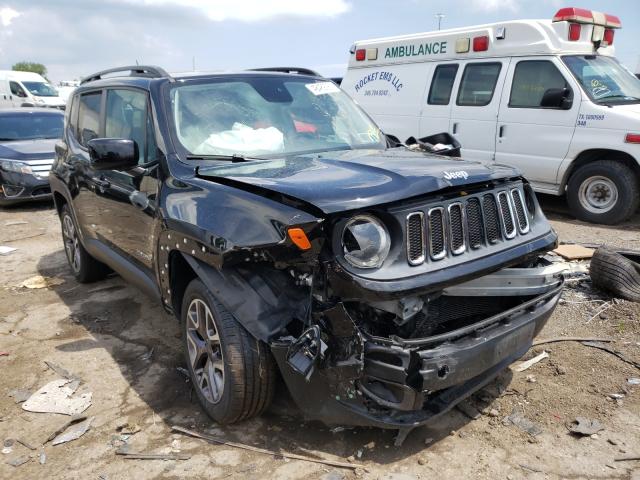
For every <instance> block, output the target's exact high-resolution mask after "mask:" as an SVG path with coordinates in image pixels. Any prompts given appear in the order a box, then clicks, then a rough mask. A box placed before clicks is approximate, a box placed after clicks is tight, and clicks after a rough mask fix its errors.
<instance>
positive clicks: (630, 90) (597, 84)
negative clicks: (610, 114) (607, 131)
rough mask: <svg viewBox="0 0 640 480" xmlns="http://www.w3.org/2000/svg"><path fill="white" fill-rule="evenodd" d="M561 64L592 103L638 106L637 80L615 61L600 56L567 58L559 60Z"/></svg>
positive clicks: (638, 91) (638, 90)
mask: <svg viewBox="0 0 640 480" xmlns="http://www.w3.org/2000/svg"><path fill="white" fill-rule="evenodd" d="M562 60H563V61H564V63H565V64H566V65H567V67H569V70H571V73H573V76H574V77H575V78H576V80H578V82H579V83H580V85H582V88H583V89H584V91H585V92H586V93H587V95H589V98H591V100H593V101H594V102H595V103H598V104H602V105H619V104H629V103H640V80H639V79H637V78H636V77H635V76H634V75H632V74H631V73H630V72H629V71H628V70H627V69H626V68H624V67H623V66H622V65H620V63H619V62H618V61H617V60H616V59H615V58H611V57H605V56H602V55H568V56H564V57H562Z"/></svg>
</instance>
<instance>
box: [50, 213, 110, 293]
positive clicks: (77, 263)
mask: <svg viewBox="0 0 640 480" xmlns="http://www.w3.org/2000/svg"><path fill="white" fill-rule="evenodd" d="M60 223H61V224H62V241H63V243H64V252H65V254H66V255H67V261H68V262H69V266H70V267H71V271H72V272H73V276H74V277H76V280H77V281H78V282H80V283H91V282H96V281H98V280H102V279H103V278H104V277H106V276H107V275H108V274H109V272H110V271H111V270H110V269H109V267H107V266H106V265H105V264H104V263H102V262H99V261H98V260H96V259H95V258H93V257H92V256H91V255H89V254H88V253H87V251H86V250H85V249H84V247H83V246H82V242H81V241H80V238H79V237H78V228H77V227H76V223H75V222H74V220H73V216H72V215H71V210H70V209H69V206H68V205H63V207H62V211H61V212H60Z"/></svg>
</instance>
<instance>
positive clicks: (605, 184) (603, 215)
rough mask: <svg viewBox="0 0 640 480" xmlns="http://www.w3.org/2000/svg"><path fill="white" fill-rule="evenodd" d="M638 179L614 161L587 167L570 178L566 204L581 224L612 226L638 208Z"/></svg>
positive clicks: (590, 164)
mask: <svg viewBox="0 0 640 480" xmlns="http://www.w3.org/2000/svg"><path fill="white" fill-rule="evenodd" d="M638 195H639V194H638V178H637V176H636V174H635V172H634V171H633V170H632V169H631V168H629V167H628V166H627V165H625V164H623V163H621V162H617V161H615V160H598V161H596V162H592V163H588V164H586V165H583V166H581V167H578V169H577V170H576V171H575V172H574V173H573V174H572V175H571V178H570V179H569V183H568V185H567V202H568V204H569V207H570V208H571V211H572V212H573V214H574V215H575V216H576V217H577V218H579V219H580V220H584V221H587V222H592V223H602V224H605V225H614V224H616V223H619V222H622V221H624V220H626V219H627V218H629V217H630V216H631V215H633V213H634V212H635V211H636V209H637V208H638V203H639V202H640V199H639V196H638Z"/></svg>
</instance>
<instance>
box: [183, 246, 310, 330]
mask: <svg viewBox="0 0 640 480" xmlns="http://www.w3.org/2000/svg"><path fill="white" fill-rule="evenodd" d="M181 253H182V256H183V257H184V259H185V260H186V261H187V263H188V264H189V265H190V266H191V268H192V269H193V271H194V272H195V273H196V275H197V276H198V278H199V279H200V280H201V281H202V282H203V283H204V284H205V285H206V287H207V288H208V289H209V291H210V292H211V293H212V294H213V295H214V296H215V297H216V299H218V300H219V301H220V303H222V305H224V307H225V308H226V309H227V310H228V311H229V312H230V313H231V314H232V315H233V316H234V318H235V319H236V320H237V321H238V322H239V323H240V324H241V325H242V326H243V327H244V328H245V329H246V330H247V331H248V332H249V333H250V334H251V336H253V337H254V338H256V339H258V340H261V341H263V342H269V341H270V340H271V339H272V338H273V337H274V336H275V335H276V334H277V333H278V332H279V331H280V330H281V329H282V328H284V327H285V326H286V325H288V324H289V323H290V322H291V321H292V320H294V319H298V320H303V321H304V319H305V318H306V317H307V316H308V314H309V312H310V311H311V294H310V288H309V287H302V286H299V285H296V284H295V282H294V279H293V278H292V277H291V276H290V275H288V274H287V272H286V271H283V270H276V269H274V268H269V267H268V266H266V265H265V266H261V265H260V266H259V265H256V264H254V265H252V266H251V268H250V269H249V268H243V267H225V268H220V269H217V268H214V267H212V266H210V265H207V264H206V263H204V262H202V261H201V260H198V259H196V258H194V257H192V256H190V255H188V254H186V253H184V252H181Z"/></svg>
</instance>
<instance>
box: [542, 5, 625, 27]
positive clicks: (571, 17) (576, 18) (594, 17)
mask: <svg viewBox="0 0 640 480" xmlns="http://www.w3.org/2000/svg"><path fill="white" fill-rule="evenodd" d="M552 21H554V22H574V23H586V24H590V25H602V26H603V27H609V28H622V22H621V21H620V19H619V18H618V17H616V16H615V15H610V14H608V13H599V12H593V11H591V10H587V9H586V8H575V7H566V8H561V9H560V10H558V11H557V12H556V14H555V15H554V16H553V20H552Z"/></svg>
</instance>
